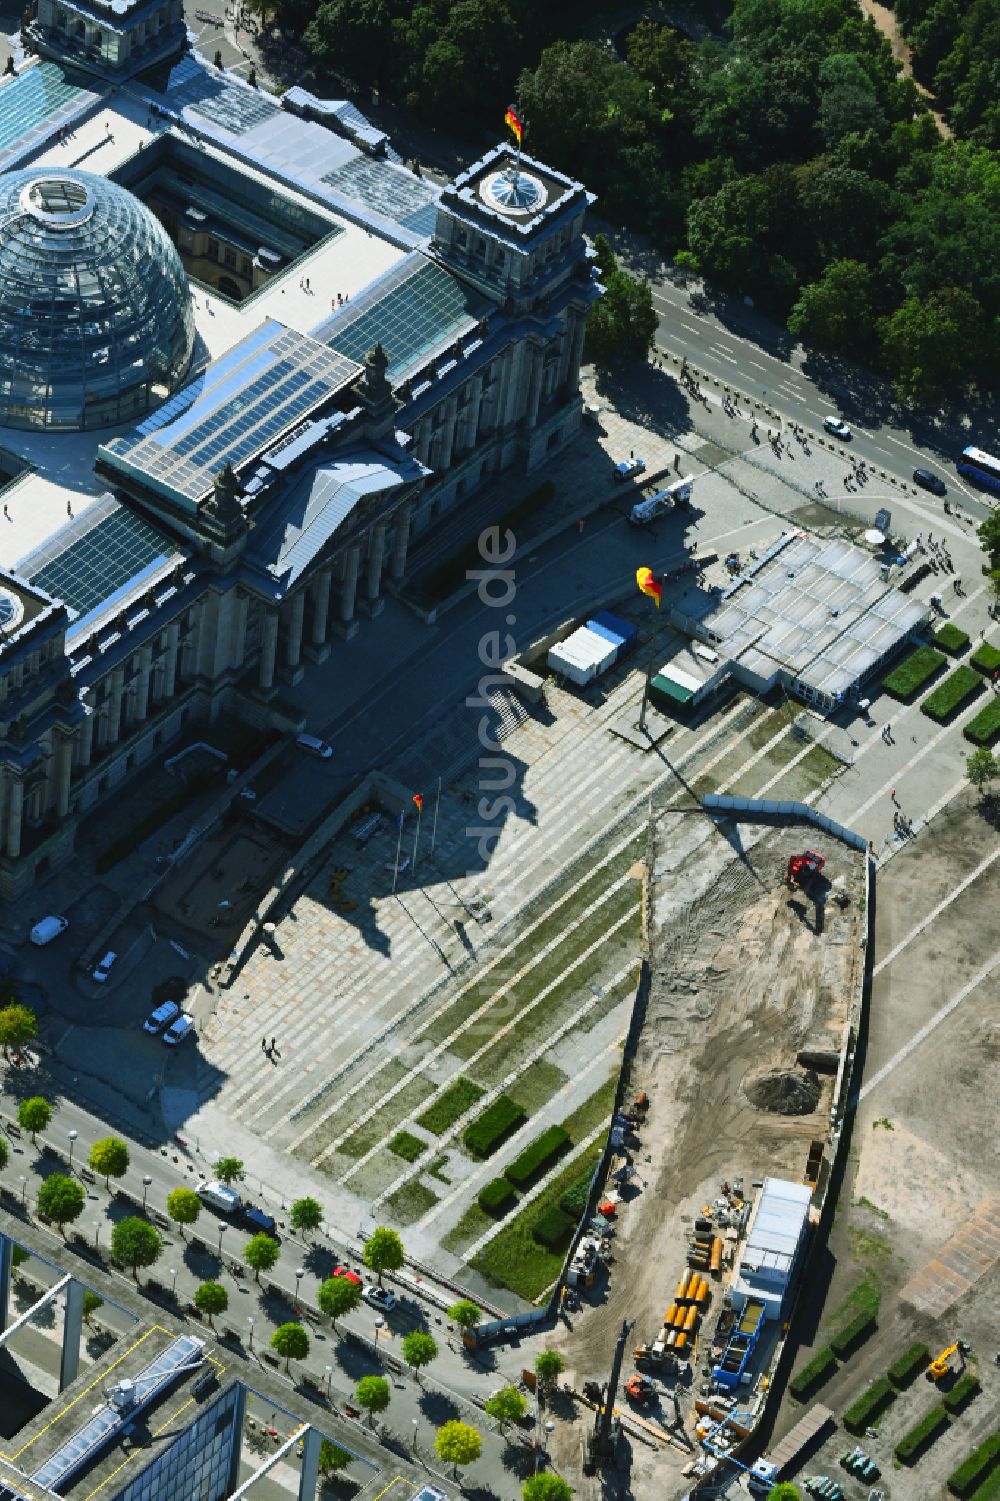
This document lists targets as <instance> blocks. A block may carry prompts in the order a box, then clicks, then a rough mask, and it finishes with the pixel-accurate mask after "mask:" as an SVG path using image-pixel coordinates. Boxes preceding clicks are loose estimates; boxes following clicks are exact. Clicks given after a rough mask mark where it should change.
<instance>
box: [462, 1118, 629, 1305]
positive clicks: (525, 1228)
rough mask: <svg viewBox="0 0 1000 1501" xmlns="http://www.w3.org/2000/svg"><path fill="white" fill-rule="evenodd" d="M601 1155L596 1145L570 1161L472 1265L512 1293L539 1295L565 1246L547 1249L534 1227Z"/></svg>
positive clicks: (557, 1267) (552, 1278) (559, 1262)
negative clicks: (533, 1230)
mask: <svg viewBox="0 0 1000 1501" xmlns="http://www.w3.org/2000/svg"><path fill="white" fill-rule="evenodd" d="M600 1156H601V1148H600V1146H598V1145H596V1144H595V1145H594V1146H592V1147H589V1148H588V1149H587V1150H586V1151H585V1152H582V1153H581V1154H580V1155H579V1156H578V1157H576V1158H575V1159H574V1160H573V1161H572V1162H569V1163H567V1164H566V1166H565V1167H564V1168H563V1169H562V1171H561V1172H559V1173H556V1175H555V1176H554V1177H553V1179H552V1181H551V1183H547V1184H546V1186H545V1188H544V1190H543V1191H542V1192H541V1193H540V1194H539V1195H538V1196H537V1198H535V1199H534V1200H533V1201H532V1202H531V1203H530V1204H528V1205H526V1206H525V1208H524V1209H522V1210H521V1211H520V1213H518V1214H516V1215H514V1217H513V1218H512V1219H511V1220H509V1221H508V1222H507V1224H505V1225H504V1226H503V1228H502V1229H501V1230H498V1231H497V1233H496V1235H494V1236H493V1238H492V1239H491V1240H490V1241H488V1242H487V1244H486V1245H485V1246H484V1247H483V1249H482V1250H481V1251H480V1252H478V1254H477V1255H475V1256H474V1257H473V1258H472V1261H471V1262H470V1265H471V1266H472V1267H473V1268H474V1269H475V1270H476V1271H477V1272H481V1273H482V1275H483V1276H484V1277H488V1278H489V1280H490V1281H491V1282H494V1283H496V1284H497V1285H498V1286H500V1287H509V1288H510V1290H511V1292H515V1293H517V1294H518V1295H519V1296H520V1297H522V1298H525V1299H527V1300H528V1301H529V1302H530V1301H531V1300H532V1299H534V1298H537V1297H538V1295H539V1293H542V1292H544V1291H545V1289H546V1288H547V1287H548V1286H549V1285H550V1283H552V1282H554V1281H555V1279H556V1277H557V1276H558V1275H559V1271H560V1268H561V1267H562V1264H563V1259H564V1256H565V1247H563V1248H562V1249H559V1250H546V1248H545V1247H544V1246H540V1245H539V1244H538V1242H537V1241H536V1240H535V1239H534V1237H533V1236H532V1234H531V1227H532V1225H533V1224H534V1223H535V1221H536V1220H537V1219H538V1217H539V1215H541V1214H543V1213H544V1211H545V1210H547V1209H548V1208H549V1207H550V1206H552V1205H558V1203H559V1200H560V1198H561V1197H562V1195H563V1193H564V1192H565V1191H566V1189H567V1188H569V1187H570V1185H571V1184H572V1183H573V1182H575V1180H576V1179H577V1178H579V1177H580V1176H581V1175H582V1174H583V1173H584V1172H585V1171H587V1170H588V1169H589V1170H590V1171H591V1172H593V1170H594V1167H595V1166H596V1164H597V1162H598V1161H599V1160H600ZM483 1218H484V1219H485V1218H486V1216H485V1215H484V1216H483ZM449 1249H450V1247H449Z"/></svg>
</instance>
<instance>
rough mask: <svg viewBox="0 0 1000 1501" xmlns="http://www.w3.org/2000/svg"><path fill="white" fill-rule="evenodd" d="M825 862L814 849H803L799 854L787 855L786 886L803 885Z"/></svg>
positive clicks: (816, 874) (815, 874)
mask: <svg viewBox="0 0 1000 1501" xmlns="http://www.w3.org/2000/svg"><path fill="white" fill-rule="evenodd" d="M825 864H826V861H825V860H824V858H823V856H822V855H821V854H819V853H818V851H816V850H805V851H803V853H802V854H801V855H789V857H788V865H787V866H786V868H785V885H786V886H792V887H795V886H805V885H807V884H808V882H809V881H810V880H812V878H813V876H818V875H819V873H820V871H821V870H822V869H823V866H824V865H825Z"/></svg>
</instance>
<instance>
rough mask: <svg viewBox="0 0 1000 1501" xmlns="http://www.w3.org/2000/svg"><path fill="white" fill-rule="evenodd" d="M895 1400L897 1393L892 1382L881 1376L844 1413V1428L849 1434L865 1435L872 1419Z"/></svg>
mask: <svg viewBox="0 0 1000 1501" xmlns="http://www.w3.org/2000/svg"><path fill="white" fill-rule="evenodd" d="M895 1400H896V1391H895V1388H894V1386H893V1384H892V1382H891V1381H890V1380H889V1378H888V1376H880V1377H879V1378H878V1380H877V1381H873V1382H872V1384H871V1386H870V1387H869V1388H868V1390H867V1391H866V1392H862V1394H861V1396H860V1397H859V1398H858V1400H857V1401H856V1402H855V1403H854V1404H853V1405H852V1406H851V1407H849V1408H848V1409H847V1411H846V1412H845V1413H844V1427H845V1428H846V1429H847V1431H848V1433H853V1434H858V1433H863V1432H864V1430H865V1429H866V1428H867V1427H868V1425H869V1423H870V1422H871V1421H872V1419H873V1418H877V1417H878V1415H879V1413H881V1412H884V1411H885V1409H886V1408H887V1407H888V1406H889V1403H890V1402H895Z"/></svg>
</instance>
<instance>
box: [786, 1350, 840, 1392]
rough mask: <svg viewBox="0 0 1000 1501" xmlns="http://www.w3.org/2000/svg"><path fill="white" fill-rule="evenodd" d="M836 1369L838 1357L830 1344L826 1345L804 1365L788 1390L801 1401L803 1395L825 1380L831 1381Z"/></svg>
mask: <svg viewBox="0 0 1000 1501" xmlns="http://www.w3.org/2000/svg"><path fill="white" fill-rule="evenodd" d="M836 1369H837V1360H836V1357H835V1355H834V1353H833V1351H832V1350H831V1349H830V1346H829V1345H824V1346H823V1348H822V1350H820V1351H819V1352H818V1353H817V1354H816V1355H814V1356H813V1358H812V1360H810V1362H809V1364H808V1365H804V1366H803V1367H802V1369H801V1371H800V1372H799V1374H798V1375H797V1376H796V1377H795V1380H794V1381H792V1382H791V1383H790V1384H789V1387H788V1390H789V1391H790V1392H791V1394H792V1396H793V1397H795V1398H797V1399H798V1400H799V1401H801V1400H802V1398H803V1397H808V1395H809V1393H810V1392H812V1391H814V1390H815V1388H816V1387H817V1386H821V1385H822V1384H823V1382H824V1381H829V1379H830V1377H831V1376H832V1375H833V1373H834V1371H835V1370H836Z"/></svg>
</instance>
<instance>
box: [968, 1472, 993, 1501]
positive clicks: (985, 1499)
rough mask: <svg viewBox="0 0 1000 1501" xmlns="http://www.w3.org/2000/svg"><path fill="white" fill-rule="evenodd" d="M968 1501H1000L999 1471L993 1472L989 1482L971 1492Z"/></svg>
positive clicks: (984, 1482) (985, 1481) (986, 1481)
mask: <svg viewBox="0 0 1000 1501" xmlns="http://www.w3.org/2000/svg"><path fill="white" fill-rule="evenodd" d="M969 1501H1000V1470H994V1472H993V1474H992V1475H991V1476H990V1478H989V1480H984V1481H983V1483H982V1485H981V1486H980V1487H979V1489H978V1490H976V1491H973V1493H972V1495H971V1496H970V1497H969Z"/></svg>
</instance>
